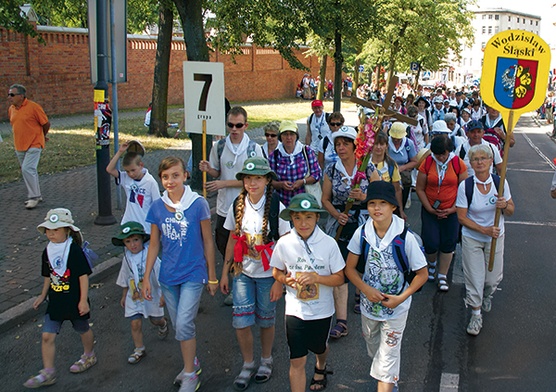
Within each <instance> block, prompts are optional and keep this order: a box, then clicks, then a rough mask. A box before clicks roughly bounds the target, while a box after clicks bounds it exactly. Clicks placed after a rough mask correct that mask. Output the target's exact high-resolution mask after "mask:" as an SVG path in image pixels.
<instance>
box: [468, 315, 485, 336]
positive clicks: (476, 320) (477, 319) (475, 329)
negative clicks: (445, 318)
mask: <svg viewBox="0 0 556 392" xmlns="http://www.w3.org/2000/svg"><path fill="white" fill-rule="evenodd" d="M481 328H483V316H482V315H480V314H472V315H471V320H469V325H468V326H467V333H468V334H469V335H473V336H477V335H478V334H479V332H481Z"/></svg>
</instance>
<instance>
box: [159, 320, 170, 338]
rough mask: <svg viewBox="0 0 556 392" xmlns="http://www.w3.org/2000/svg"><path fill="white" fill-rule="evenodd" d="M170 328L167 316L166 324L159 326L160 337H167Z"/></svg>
mask: <svg viewBox="0 0 556 392" xmlns="http://www.w3.org/2000/svg"><path fill="white" fill-rule="evenodd" d="M169 330H170V329H169V328H168V320H166V318H165V319H164V325H163V326H162V327H158V338H159V339H161V340H162V339H166V336H168V332H169Z"/></svg>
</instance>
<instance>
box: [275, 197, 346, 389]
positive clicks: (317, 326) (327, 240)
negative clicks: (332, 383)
mask: <svg viewBox="0 0 556 392" xmlns="http://www.w3.org/2000/svg"><path fill="white" fill-rule="evenodd" d="M327 214H328V213H327V212H326V211H325V210H323V209H321V208H320V206H319V204H318V202H317V199H316V198H315V197H314V196H313V195H310V194H308V193H300V194H298V195H295V196H294V197H293V198H292V200H291V202H290V205H289V207H288V208H286V209H285V210H283V211H282V212H281V213H280V218H282V219H284V220H288V221H293V226H294V229H293V230H292V231H291V232H290V233H289V234H286V235H285V236H283V237H282V238H280V240H278V243H277V244H276V247H275V248H274V252H273V254H272V259H271V261H270V265H271V266H272V267H274V270H273V275H274V279H276V280H277V281H278V282H280V283H282V284H284V285H286V286H287V288H286V290H287V292H286V335H287V339H288V346H289V349H290V386H291V390H292V392H303V391H305V388H306V377H305V364H306V362H307V354H308V352H309V350H311V351H312V352H314V353H315V354H316V358H317V362H316V366H315V374H314V376H313V379H312V380H311V386H310V389H311V390H312V391H322V390H323V389H325V388H326V384H327V379H326V376H327V374H332V372H331V371H329V370H327V369H326V358H327V356H328V335H329V333H330V327H331V323H332V315H333V314H334V297H333V287H334V286H340V285H342V284H344V271H343V269H344V266H345V263H344V259H343V257H342V254H341V252H340V248H339V247H338V244H337V243H336V241H334V238H332V237H330V236H328V235H326V234H325V233H324V232H323V231H322V230H321V229H320V228H319V227H318V226H317V222H318V220H319V218H320V216H321V215H322V216H325V215H327Z"/></svg>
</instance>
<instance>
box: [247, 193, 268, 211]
mask: <svg viewBox="0 0 556 392" xmlns="http://www.w3.org/2000/svg"><path fill="white" fill-rule="evenodd" d="M245 198H246V199H247V202H248V203H249V205H250V206H251V208H252V209H254V210H255V212H259V211H260V210H262V209H263V207H264V205H265V203H261V205H260V206H259V208H256V207H255V205H254V204H253V203H251V199H250V198H249V196H247V197H245ZM262 199H263V198H261V200H262ZM261 200H259V201H258V202H257V203H255V204H258V203H260V202H261Z"/></svg>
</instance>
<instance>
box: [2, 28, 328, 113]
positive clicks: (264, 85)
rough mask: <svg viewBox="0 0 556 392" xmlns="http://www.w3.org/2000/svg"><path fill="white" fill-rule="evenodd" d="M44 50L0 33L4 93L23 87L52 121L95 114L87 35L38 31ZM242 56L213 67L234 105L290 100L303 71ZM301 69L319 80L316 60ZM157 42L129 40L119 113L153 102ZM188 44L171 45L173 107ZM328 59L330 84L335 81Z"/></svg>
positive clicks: (269, 53)
mask: <svg viewBox="0 0 556 392" xmlns="http://www.w3.org/2000/svg"><path fill="white" fill-rule="evenodd" d="M38 30H39V32H40V34H41V35H42V37H43V38H44V40H45V41H46V45H42V44H40V43H38V41H37V40H36V39H33V38H28V37H25V36H23V35H22V34H19V33H14V32H12V31H8V30H5V29H2V28H0V70H1V72H0V86H3V88H4V91H5V93H7V91H8V88H9V86H10V85H11V84H13V83H20V84H23V85H24V86H25V87H26V88H27V96H28V97H29V98H30V99H32V100H34V101H36V102H38V103H40V104H41V105H42V106H43V108H44V109H45V111H46V113H47V114H48V115H63V114H74V113H87V112H91V115H92V106H93V102H92V101H93V85H92V84H91V81H90V66H89V37H88V33H87V30H85V29H66V28H52V27H49V28H43V27H40V26H39V28H38ZM243 52H244V55H241V56H236V58H235V63H234V62H233V61H232V59H231V57H230V56H229V55H226V54H222V53H219V52H218V51H216V52H212V53H211V61H219V62H223V63H224V80H225V88H226V97H227V98H228V99H229V100H230V101H232V103H233V102H234V101H235V102H237V101H256V100H269V99H280V98H287V97H292V96H293V95H294V94H295V86H296V85H297V83H299V81H300V80H301V78H302V76H303V71H300V70H296V69H292V68H291V67H290V66H289V65H288V63H287V61H285V60H284V59H283V58H282V57H281V56H280V54H279V53H278V52H277V51H274V50H272V49H266V48H258V47H252V46H246V47H244V48H243ZM296 54H297V56H298V58H299V59H300V60H301V61H302V62H303V64H304V65H305V66H307V67H309V68H310V69H311V72H312V73H313V74H314V75H317V74H318V71H319V63H318V59H317V58H316V57H309V58H305V56H304V54H303V53H302V52H301V51H299V52H297V53H296ZM155 55H156V37H147V36H145V37H138V36H129V37H128V54H127V56H128V64H127V70H128V75H127V76H128V77H127V79H128V81H127V82H126V83H121V84H119V85H118V104H119V107H120V108H121V109H128V108H146V107H147V105H148V103H149V102H150V100H151V95H152V80H153V72H154V60H155ZM185 60H186V54H185V44H184V42H183V41H180V40H175V41H174V42H173V43H172V55H171V59H170V78H169V94H168V103H169V104H181V103H183V75H182V72H183V65H182V62H183V61H185ZM333 72H334V66H333V63H332V61H331V60H330V59H329V61H328V64H327V78H329V79H331V78H333ZM7 109H8V105H7V101H6V99H2V100H0V121H4V120H7Z"/></svg>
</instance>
